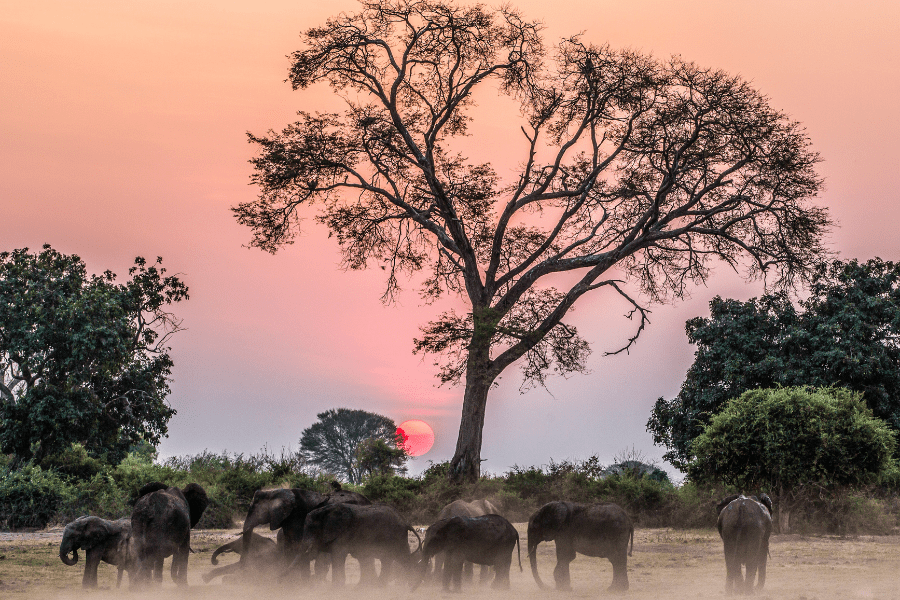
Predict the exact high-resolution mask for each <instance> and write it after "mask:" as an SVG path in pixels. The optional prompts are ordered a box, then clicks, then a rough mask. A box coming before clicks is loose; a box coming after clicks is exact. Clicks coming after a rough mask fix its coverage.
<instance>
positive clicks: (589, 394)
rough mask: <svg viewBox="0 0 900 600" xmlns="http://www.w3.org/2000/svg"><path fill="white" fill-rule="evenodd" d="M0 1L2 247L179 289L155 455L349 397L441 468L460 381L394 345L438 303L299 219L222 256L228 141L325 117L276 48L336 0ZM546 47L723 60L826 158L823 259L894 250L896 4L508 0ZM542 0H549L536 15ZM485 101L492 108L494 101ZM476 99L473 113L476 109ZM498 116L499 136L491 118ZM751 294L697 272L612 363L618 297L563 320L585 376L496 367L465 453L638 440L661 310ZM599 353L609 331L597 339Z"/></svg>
mask: <svg viewBox="0 0 900 600" xmlns="http://www.w3.org/2000/svg"><path fill="white" fill-rule="evenodd" d="M8 4H10V5H9V6H5V7H4V9H3V10H2V11H0V56H2V57H3V60H2V61H0V82H2V84H0V85H2V88H0V89H2V93H0V215H2V217H0V250H10V249H13V248H20V247H24V246H28V247H30V248H33V249H37V248H40V246H41V244H43V243H45V242H46V243H50V244H52V245H53V246H54V247H55V248H56V249H57V250H60V251H62V252H65V253H76V254H78V255H80V256H81V257H82V258H84V259H85V260H86V261H87V264H88V267H89V268H90V269H92V270H95V271H102V270H104V269H107V268H109V269H112V270H113V271H115V272H118V273H120V274H124V273H125V271H126V270H127V268H128V266H129V265H130V264H131V262H132V260H133V258H134V257H135V256H136V255H142V256H146V257H156V256H157V255H160V256H162V257H163V258H164V265H165V266H167V267H168V268H169V269H170V270H171V271H172V272H178V273H181V274H182V276H183V279H184V280H185V282H186V283H187V284H188V285H189V286H190V289H191V300H190V301H188V302H187V303H184V304H183V305H180V306H178V307H177V308H176V311H177V314H178V315H179V316H180V317H182V318H183V319H184V325H185V327H187V329H188V330H187V331H185V332H182V333H181V334H179V335H178V336H176V337H175V338H173V340H172V345H173V358H174V360H175V365H176V367H175V381H174V385H173V394H172V396H171V397H170V400H171V403H172V405H173V406H174V407H175V408H176V409H177V410H178V414H177V415H176V416H175V417H174V418H173V420H172V421H171V423H170V437H169V438H168V439H166V440H165V441H164V442H163V444H162V446H161V447H160V450H161V452H162V454H163V455H165V456H168V455H173V454H185V453H196V452H199V451H202V450H204V449H209V450H211V451H222V450H228V451H231V452H244V453H250V452H257V451H259V450H260V449H262V448H263V447H264V446H265V447H267V448H268V449H269V450H270V451H272V450H274V451H279V450H280V449H281V448H282V447H292V448H294V449H296V447H297V445H298V440H299V437H300V432H301V431H302V430H303V429H304V428H305V427H307V426H309V425H310V424H311V423H312V422H313V421H314V420H315V415H316V413H317V412H320V411H322V410H326V409H328V408H332V407H338V406H346V407H350V408H363V409H367V410H372V411H375V412H379V413H383V414H386V415H388V416H390V417H391V418H393V419H394V420H395V421H396V422H398V423H399V422H400V421H403V420H406V419H409V418H421V419H423V420H425V421H427V422H428V423H430V424H431V425H432V426H433V428H434V430H435V438H436V439H435V445H434V448H433V449H432V450H431V452H429V453H428V454H426V455H425V456H424V457H422V458H419V459H417V460H416V461H414V462H413V463H412V469H411V471H412V472H413V473H416V472H419V471H421V470H422V469H423V468H424V467H427V460H434V461H440V460H447V459H449V458H450V457H451V455H452V453H453V448H454V446H455V442H456V431H457V427H458V424H459V410H460V406H461V390H460V389H456V388H449V389H448V388H436V387H435V383H436V379H435V378H434V374H435V370H434V369H433V368H432V367H431V362H432V361H431V360H429V359H428V358H426V359H425V360H424V361H423V360H422V359H421V358H420V357H417V356H413V355H412V352H411V350H412V339H413V337H414V336H416V335H417V334H418V326H419V325H421V324H424V323H426V322H427V321H428V320H429V319H431V318H434V317H435V316H436V315H437V314H438V312H439V307H438V308H435V307H422V306H419V302H418V295H417V294H416V293H415V291H414V290H409V291H408V292H407V293H406V294H405V295H403V296H402V297H401V299H400V303H399V304H398V305H396V306H389V307H385V306H383V305H382V304H381V303H380V302H379V296H380V295H381V292H382V283H383V282H382V272H381V271H380V270H378V272H375V271H369V272H352V273H345V272H342V271H340V270H339V269H338V268H337V264H338V260H339V257H338V253H337V250H336V247H335V244H334V243H333V242H332V241H331V240H328V239H327V237H326V234H325V232H324V231H322V230H321V229H320V228H318V227H316V226H315V225H314V224H313V223H312V222H311V221H310V222H309V223H308V225H307V226H306V228H305V233H304V235H303V236H302V237H301V238H300V239H298V240H297V243H296V244H295V245H294V246H292V247H290V248H288V249H286V250H284V251H282V252H280V253H279V254H278V255H276V256H270V255H268V254H265V253H262V252H260V251H258V250H250V249H247V248H245V247H242V245H243V244H246V243H247V242H248V241H249V239H250V231H249V230H248V229H245V228H241V227H239V226H238V225H237V224H236V223H235V221H234V219H233V218H232V216H231V213H230V211H229V208H230V207H231V206H233V205H236V204H237V203H239V202H243V201H247V200H249V199H252V198H253V197H254V196H255V194H256V191H255V190H254V188H252V187H250V186H249V185H248V183H249V179H248V178H249V175H250V172H251V168H250V165H249V164H248V162H247V160H248V159H249V158H250V157H251V156H252V152H253V148H252V147H251V146H249V145H248V144H247V143H246V138H245V132H246V131H248V130H249V131H253V132H255V133H262V132H264V131H265V130H266V129H269V128H274V129H280V128H281V127H283V126H284V125H285V124H287V123H289V122H290V121H291V120H292V118H293V115H294V113H295V112H296V111H297V110H300V109H303V110H317V109H318V110H323V109H328V110H340V105H339V104H338V103H337V102H336V100H335V99H334V98H333V97H332V96H331V95H330V94H329V92H328V90H327V89H326V88H315V89H313V90H310V91H307V92H296V93H295V92H292V91H291V90H290V86H289V85H287V84H285V83H284V79H285V77H286V72H287V65H288V61H287V59H286V58H285V55H287V54H288V53H290V52H291V51H293V50H296V49H297V48H298V47H299V37H298V34H299V32H300V31H302V30H304V29H306V28H308V27H312V26H315V25H319V24H321V23H323V22H324V19H325V18H326V17H328V16H330V15H333V14H336V13H337V12H339V11H341V10H349V11H353V10H356V7H357V6H358V5H357V4H356V3H355V2H351V1H346V0H340V1H334V2H330V3H325V2H297V1H296V0H295V1H292V2H281V1H272V2H229V1H217V2H209V1H198V2H190V3H182V2H170V1H165V2H164V1H158V2H141V3H131V2H121V1H118V0H103V1H84V2H77V3H75V2H67V1H41V0H36V1H35V2H19V3H14V4H11V3H8ZM514 4H515V5H516V6H518V7H519V8H520V9H521V10H522V11H523V12H524V13H525V14H526V15H527V16H529V17H532V18H539V19H542V20H543V21H544V23H545V24H546V26H547V30H546V34H547V39H548V40H553V39H556V38H558V37H560V36H563V35H571V34H573V33H577V32H579V31H584V32H585V38H586V39H587V40H589V41H593V42H598V43H600V42H605V41H608V42H610V43H611V44H612V45H613V46H617V47H621V46H628V47H631V48H635V49H639V50H642V51H645V52H651V53H653V54H654V55H656V56H658V57H666V56H669V55H671V54H680V55H682V56H683V57H684V58H686V59H689V60H692V61H695V62H697V63H698V64H700V65H703V66H709V67H715V68H721V69H724V70H726V71H728V72H730V73H734V74H740V75H742V76H743V77H744V78H746V79H748V80H750V81H752V82H753V84H754V85H755V86H757V87H758V88H759V89H761V90H762V91H763V92H764V93H765V94H767V95H768V96H769V97H770V99H771V103H772V105H773V106H775V107H776V108H779V109H781V110H784V111H785V112H787V113H788V114H789V115H790V116H791V117H793V118H795V119H797V120H799V121H801V122H802V123H804V124H805V126H806V127H807V130H808V133H809V136H810V138H811V139H812V141H813V144H814V147H815V148H816V150H818V151H819V152H820V153H821V155H822V157H823V159H824V162H823V164H822V165H821V169H820V173H821V174H822V175H823V176H824V177H825V179H826V189H825V192H824V193H823V194H822V202H823V203H824V204H825V205H827V206H828V207H829V208H830V210H831V214H832V216H833V217H834V218H835V219H836V221H837V222H838V223H839V225H840V227H839V228H837V229H836V230H835V231H834V233H833V234H832V236H831V239H830V241H831V245H832V247H833V249H834V250H835V251H837V252H839V253H840V255H841V256H842V257H844V258H852V257H858V258H861V259H865V258H869V257H872V256H876V255H877V256H880V257H882V258H884V259H887V260H894V261H896V260H900V239H898V235H897V223H898V220H900V214H898V213H900V192H898V187H897V185H896V178H897V176H898V175H900V158H898V157H900V154H898V152H897V149H896V144H897V140H898V139H900V113H898V110H897V99H898V98H900V68H898V66H897V65H900V3H897V2H894V1H872V2H865V3H860V2H820V1H817V2H812V1H792V2H774V1H763V2H760V1H758V2H753V3H747V2H741V3H737V2H721V1H718V2H713V1H695V0H686V1H684V2H677V3H676V2H660V1H649V0H644V1H640V0H637V1H632V2H620V3H612V2H607V1H590V2H588V1H580V0H579V1H567V2H558V3H550V4H548V3H546V2H537V1H536V0H528V1H520V2H515V3H514ZM550 7H555V8H553V9H551V8H550ZM498 110H500V109H498V108H497V107H496V106H493V107H492V106H491V99H490V98H487V99H486V101H482V106H481V107H480V108H479V115H484V116H486V117H488V118H487V119H486V124H484V125H482V129H479V131H480V132H481V133H482V135H481V136H480V137H479V138H478V139H477V150H474V151H473V152H477V153H478V158H480V159H488V160H493V161H495V163H496V164H498V165H500V166H501V167H503V166H504V165H508V164H513V163H514V162H515V161H516V160H517V158H518V156H520V154H521V151H522V149H521V148H520V147H519V146H517V145H515V144H510V142H509V140H510V139H515V131H517V127H515V126H513V125H512V123H511V121H510V119H509V118H508V115H504V114H503V113H497V111H498ZM492 111H493V112H492ZM495 113H496V114H495ZM506 126H512V127H513V132H512V133H510V132H509V131H508V130H505V129H504V127H506ZM760 293H762V289H761V287H760V286H759V285H747V284H745V283H743V281H742V280H740V279H739V278H737V277H735V276H734V275H732V274H730V273H728V272H726V271H725V270H724V268H719V269H718V270H717V271H716V275H715V276H714V278H713V279H712V281H711V282H710V285H709V287H707V288H698V289H695V290H694V292H693V297H692V298H691V299H690V300H688V301H686V302H682V303H680V304H678V305H676V306H665V307H655V309H654V312H653V314H652V316H651V318H652V321H653V322H652V325H651V326H650V328H649V330H648V331H647V332H646V333H645V334H644V335H643V336H642V337H641V340H640V341H639V343H638V345H637V347H636V348H635V349H634V350H633V351H632V353H631V354H630V355H628V356H617V357H613V358H603V357H602V353H603V351H604V350H610V349H615V348H618V347H619V345H621V342H622V340H623V339H624V336H625V335H626V334H627V333H628V332H629V331H630V328H629V325H630V323H629V322H627V321H625V320H624V319H623V318H622V317H621V315H622V313H623V312H624V307H622V306H620V305H619V304H618V303H617V302H614V301H609V302H608V301H607V300H606V298H603V297H597V298H596V299H595V301H594V302H591V303H582V304H580V305H577V307H576V308H577V310H576V311H575V313H574V315H573V318H572V321H573V322H574V323H575V324H576V325H578V326H579V328H580V330H581V331H582V333H583V335H585V337H586V338H587V339H588V340H589V341H591V342H593V348H594V354H593V355H592V356H591V358H590V361H589V367H590V369H591V373H590V374H589V375H584V376H576V377H573V378H571V379H568V380H551V382H550V392H551V393H552V395H551V393H548V392H546V391H543V390H538V391H532V392H529V393H528V394H525V395H520V394H519V392H518V386H519V383H520V377H519V375H518V373H517V372H516V371H514V370H510V371H508V372H507V373H506V374H505V375H504V377H503V380H502V384H501V387H500V388H499V389H498V390H496V391H495V392H494V393H493V395H492V397H491V399H490V400H489V406H488V412H487V423H486V426H485V434H484V449H483V452H482V456H483V457H484V458H486V459H487V462H485V463H484V467H483V468H484V469H486V470H488V471H493V472H503V471H505V470H506V469H508V468H509V467H510V466H511V465H513V464H519V465H531V464H545V463H546V462H548V460H549V459H550V458H553V459H555V460H561V459H566V458H569V459H577V458H586V457H588V456H590V455H592V454H598V455H599V456H600V459H601V461H606V462H608V461H611V460H612V458H613V456H614V455H616V454H617V453H620V452H622V451H623V450H624V449H625V448H626V447H628V448H630V447H632V446H634V448H635V449H637V450H640V451H642V452H643V453H644V454H645V455H646V456H647V457H649V458H656V457H658V456H660V455H661V454H662V452H663V450H662V449H660V448H654V447H653V446H652V443H651V439H650V436H649V435H648V434H647V433H646V432H645V430H644V426H645V423H646V421H647V418H648V416H649V412H650V409H651V407H652V405H653V402H654V401H655V399H656V398H657V397H659V396H666V397H672V396H673V395H675V394H676V393H677V391H678V387H679V385H680V383H681V381H682V379H683V377H684V373H685V370H686V369H687V367H688V366H689V364H690V362H691V360H692V357H693V348H692V347H691V346H689V345H688V343H687V339H686V337H685V336H684V321H685V320H687V319H688V318H690V317H693V316H696V315H701V314H707V303H708V302H709V299H710V298H711V297H712V296H713V295H715V294H720V295H724V296H729V297H738V298H742V299H745V298H749V297H752V296H756V295H759V294H760ZM617 344H619V345H617Z"/></svg>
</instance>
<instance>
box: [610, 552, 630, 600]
mask: <svg viewBox="0 0 900 600" xmlns="http://www.w3.org/2000/svg"><path fill="white" fill-rule="evenodd" d="M609 562H610V563H611V564H612V568H613V580H612V584H611V585H610V586H609V591H610V592H625V591H628V554H627V552H626V551H625V550H623V551H622V552H621V553H617V555H616V556H614V557H610V559H609Z"/></svg>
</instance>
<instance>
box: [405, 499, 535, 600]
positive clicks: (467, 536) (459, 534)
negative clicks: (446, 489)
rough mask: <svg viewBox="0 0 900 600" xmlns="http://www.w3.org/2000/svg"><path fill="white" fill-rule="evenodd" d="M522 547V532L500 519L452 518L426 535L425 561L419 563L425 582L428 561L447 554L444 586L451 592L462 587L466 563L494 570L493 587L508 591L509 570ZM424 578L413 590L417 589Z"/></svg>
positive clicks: (490, 516)
mask: <svg viewBox="0 0 900 600" xmlns="http://www.w3.org/2000/svg"><path fill="white" fill-rule="evenodd" d="M518 545H519V532H518V531H516V528H515V527H513V526H512V524H511V523H510V522H509V521H507V520H506V519H504V518H503V517H501V516H500V515H484V516H481V517H453V518H450V519H441V520H440V521H438V522H437V523H435V524H434V525H432V526H431V527H429V528H428V531H427V532H425V541H424V542H422V560H421V562H420V563H419V567H420V571H421V575H422V578H424V575H425V572H426V571H427V568H428V561H429V560H431V557H433V556H434V555H435V554H437V553H439V552H446V553H447V559H446V562H445V564H444V573H443V577H442V580H443V581H442V583H443V586H444V589H445V590H447V591H450V590H451V588H455V589H456V591H459V590H460V587H461V586H462V571H463V563H464V562H466V561H469V562H472V563H475V564H478V565H489V566H492V567H494V573H495V575H494V583H493V584H492V587H494V588H499V589H509V568H510V565H511V564H512V551H513V546H517V547H518ZM519 570H520V571H521V570H522V551H521V549H520V550H519ZM419 583H421V578H420V579H419V580H418V582H417V583H416V585H415V586H414V587H413V589H414V590H415V588H417V587H418V586H419Z"/></svg>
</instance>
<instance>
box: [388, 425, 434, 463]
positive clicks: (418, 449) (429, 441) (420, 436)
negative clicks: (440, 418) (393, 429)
mask: <svg viewBox="0 0 900 600" xmlns="http://www.w3.org/2000/svg"><path fill="white" fill-rule="evenodd" d="M397 433H398V434H399V435H400V436H401V437H402V438H403V442H404V445H405V446H406V451H407V452H408V453H409V455H410V456H422V455H423V454H425V453H426V452H428V451H429V450H431V447H432V446H433V445H434V431H432V429H431V426H430V425H429V424H428V423H426V422H425V421H420V420H418V419H412V420H410V421H403V422H402V423H400V427H398V428H397Z"/></svg>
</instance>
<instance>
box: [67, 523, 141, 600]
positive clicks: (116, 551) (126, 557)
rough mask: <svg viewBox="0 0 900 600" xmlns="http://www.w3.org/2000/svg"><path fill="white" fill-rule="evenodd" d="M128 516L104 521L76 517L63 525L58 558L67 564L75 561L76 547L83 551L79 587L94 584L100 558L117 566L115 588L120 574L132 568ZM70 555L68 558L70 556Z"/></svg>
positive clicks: (130, 574)
mask: <svg viewBox="0 0 900 600" xmlns="http://www.w3.org/2000/svg"><path fill="white" fill-rule="evenodd" d="M131 542H132V540H131V519H130V518H128V517H126V518H123V519H118V520H117V521H107V520H106V519H101V518H100V517H79V518H77V519H75V520H74V521H72V522H71V523H69V524H68V525H66V528H65V529H64V530H63V537H62V542H60V544H59V558H60V559H61V560H62V561H63V562H64V563H65V564H67V565H68V566H70V567H71V566H74V565H75V564H77V563H78V550H84V554H85V557H84V577H82V579H81V585H82V587H86V588H95V587H97V567H99V566H100V561H103V562H105V563H107V564H110V565H113V566H115V567H118V574H117V576H116V587H119V586H120V585H122V573H123V572H124V571H128V572H129V577H131V576H132V571H131V569H132V568H133V567H134V559H135V556H134V550H133V548H132V544H131ZM69 555H71V558H70V556H69Z"/></svg>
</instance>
